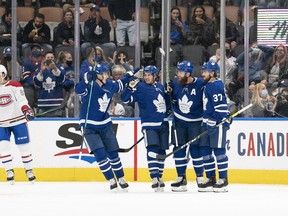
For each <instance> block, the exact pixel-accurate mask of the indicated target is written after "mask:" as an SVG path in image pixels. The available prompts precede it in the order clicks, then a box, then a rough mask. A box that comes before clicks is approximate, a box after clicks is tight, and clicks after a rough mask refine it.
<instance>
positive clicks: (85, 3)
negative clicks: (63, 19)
mask: <svg viewBox="0 0 288 216" xmlns="http://www.w3.org/2000/svg"><path fill="white" fill-rule="evenodd" d="M93 2H94V1H89V0H80V7H88V8H91V7H93V5H94V3H93ZM74 5H75V0H67V1H66V4H64V5H63V11H66V10H69V9H70V10H74ZM80 11H81V10H80ZM80 13H81V12H80Z"/></svg>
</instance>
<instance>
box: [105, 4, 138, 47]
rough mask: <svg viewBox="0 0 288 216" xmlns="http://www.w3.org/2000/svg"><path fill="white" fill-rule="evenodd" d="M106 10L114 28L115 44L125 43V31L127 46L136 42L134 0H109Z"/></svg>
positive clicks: (123, 44)
mask: <svg viewBox="0 0 288 216" xmlns="http://www.w3.org/2000/svg"><path fill="white" fill-rule="evenodd" d="M108 10H109V14H110V17H111V20H112V26H113V28H115V30H116V40H117V46H125V45H126V32H127V34H128V40H129V46H134V45H135V42H136V23H135V0H122V1H119V0H109V3H108Z"/></svg>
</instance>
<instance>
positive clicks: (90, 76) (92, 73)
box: [84, 69, 97, 84]
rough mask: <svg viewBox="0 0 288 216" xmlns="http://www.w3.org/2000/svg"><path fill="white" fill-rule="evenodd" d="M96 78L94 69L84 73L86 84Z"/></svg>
mask: <svg viewBox="0 0 288 216" xmlns="http://www.w3.org/2000/svg"><path fill="white" fill-rule="evenodd" d="M96 78H97V73H96V71H95V70H93V69H92V70H90V71H88V72H86V73H85V74H84V81H85V83H86V84H88V83H90V82H92V81H95V80H96Z"/></svg>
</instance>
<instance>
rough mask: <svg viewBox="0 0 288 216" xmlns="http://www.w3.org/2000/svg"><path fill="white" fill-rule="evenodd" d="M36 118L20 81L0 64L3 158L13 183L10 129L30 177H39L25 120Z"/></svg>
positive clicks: (0, 112) (0, 139) (0, 140)
mask: <svg viewBox="0 0 288 216" xmlns="http://www.w3.org/2000/svg"><path fill="white" fill-rule="evenodd" d="M33 119H34V112H33V110H32V109H31V108H30V107H29V105H28V101H27V99H26V97H25V94H24V89H23V87H22V85H21V84H20V83H19V82H16V81H13V80H9V81H8V80H7V70H6V68H5V67H4V66H3V65H0V155H1V156H0V158H1V161H2V164H3V166H4V168H5V170H6V174H7V181H9V182H10V183H11V184H14V170H13V164H12V155H11V150H10V145H9V142H10V137H11V133H13V134H14V138H15V143H16V145H17V147H18V149H19V151H20V153H21V158H22V162H23V164H24V168H25V170H26V175H27V177H28V180H29V181H31V182H32V181H34V180H35V179H36V177H35V175H34V173H33V170H32V161H33V158H32V153H31V150H30V144H29V142H30V138H29V133H28V127H27V124H26V122H27V121H30V120H33Z"/></svg>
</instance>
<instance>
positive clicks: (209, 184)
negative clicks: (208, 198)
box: [198, 176, 216, 192]
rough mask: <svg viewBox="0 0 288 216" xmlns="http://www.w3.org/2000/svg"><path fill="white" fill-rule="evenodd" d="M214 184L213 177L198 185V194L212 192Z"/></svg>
mask: <svg viewBox="0 0 288 216" xmlns="http://www.w3.org/2000/svg"><path fill="white" fill-rule="evenodd" d="M215 183H216V178H215V176H213V177H210V178H207V179H206V181H204V182H203V183H202V184H198V191H199V192H213V186H214V185H215Z"/></svg>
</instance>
